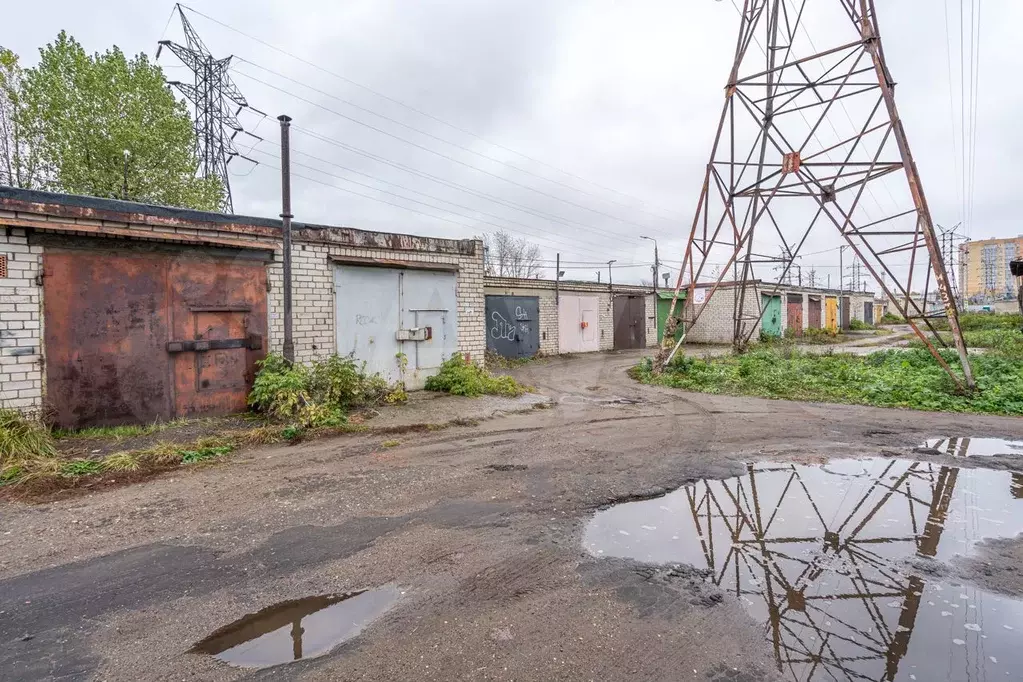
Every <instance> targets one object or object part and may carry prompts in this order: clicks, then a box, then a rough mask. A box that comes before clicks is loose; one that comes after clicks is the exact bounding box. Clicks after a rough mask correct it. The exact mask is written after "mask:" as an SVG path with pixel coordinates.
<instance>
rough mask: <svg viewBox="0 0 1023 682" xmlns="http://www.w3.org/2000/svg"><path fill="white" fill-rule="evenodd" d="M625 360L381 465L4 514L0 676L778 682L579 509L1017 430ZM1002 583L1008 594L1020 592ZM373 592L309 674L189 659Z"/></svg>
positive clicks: (257, 469) (766, 661)
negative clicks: (269, 614)
mask: <svg viewBox="0 0 1023 682" xmlns="http://www.w3.org/2000/svg"><path fill="white" fill-rule="evenodd" d="M637 358H638V356H637V355H631V354H600V355H591V356H585V357H577V358H570V359H553V360H550V361H548V362H545V363H536V364H532V365H529V366H526V367H523V368H520V369H518V370H516V372H515V373H516V374H517V376H519V378H521V379H522V380H524V381H526V382H528V383H532V384H534V385H536V386H537V387H538V388H539V390H540V391H541V392H542V393H544V394H546V395H548V396H550V397H551V398H552V399H553V400H554V402H555V406H554V407H552V408H550V409H544V410H534V411H532V412H529V413H525V414H516V415H510V416H507V417H503V418H499V419H494V420H490V421H487V422H484V423H482V424H481V425H479V426H471V427H453V428H449V429H445V430H442V431H437V432H433V433H422V434H416V435H408V436H397V437H396V438H398V439H399V440H400V441H401V443H400V444H399V445H397V446H394V447H383V446H382V444H381V441H382V440H383V439H382V438H380V437H368V436H355V437H346V438H340V439H335V440H329V441H321V442H312V443H306V444H302V445H298V446H293V447H273V448H265V449H258V450H252V451H248V452H245V453H242V454H239V455H237V456H235V457H234V458H233V459H232V461H231V462H229V463H227V464H225V465H222V466H215V467H208V468H199V469H195V470H189V471H186V472H175V473H174V474H170V475H167V476H165V477H163V478H158V479H155V480H152V481H150V482H147V483H144V484H139V485H134V486H129V487H123V488H115V489H111V490H107V491H104V492H101V493H97V494H94V495H92V496H88V497H79V498H75V499H68V500H64V501H59V502H53V503H49V504H45V505H38V506H27V505H20V504H15V503H5V504H4V505H3V506H2V507H0V642H2V647H0V670H2V671H3V674H2V677H3V678H4V679H20V680H37V679H75V680H77V679H90V678H96V679H104V680H128V679H130V680H161V679H166V680H170V679H174V680H181V679H204V680H205V679H211V680H221V679H223V680H232V679H302V680H356V679H360V680H361V679H366V680H406V679H409V680H411V679H414V680H617V679H640V680H749V681H751V682H752V681H754V680H757V681H759V680H769V679H775V678H776V677H777V676H779V675H780V674H781V673H779V672H778V671H777V669H776V666H775V658H774V653H773V652H772V650H771V647H770V645H769V643H768V641H767V640H766V639H765V637H764V631H763V627H762V625H761V624H759V623H757V622H755V621H754V620H752V619H751V618H750V617H748V616H747V615H746V613H745V612H744V611H743V609H742V608H741V606H740V604H739V602H738V601H737V600H735V599H734V598H733V597H731V596H729V595H727V594H725V593H724V592H722V591H721V590H719V589H718V588H717V587H715V586H713V585H710V584H708V583H707V582H705V580H704V579H703V578H702V576H701V575H699V574H697V573H696V572H694V571H687V570H686V569H684V568H683V569H675V570H670V571H665V570H661V569H659V568H652V567H650V566H644V565H641V564H636V563H633V562H630V561H627V560H622V559H607V558H602V557H599V556H594V555H591V554H590V553H589V552H587V551H586V550H585V549H584V548H583V545H582V535H583V532H584V529H585V526H586V524H587V522H588V521H589V520H590V519H591V518H592V516H593V514H594V512H595V511H596V510H597V509H599V508H601V507H604V506H606V505H608V504H611V503H615V502H622V501H626V500H632V499H644V498H649V497H652V496H656V495H658V494H660V493H663V492H666V491H668V490H670V489H673V488H676V487H678V486H680V485H683V484H685V483H688V482H691V481H694V480H696V479H700V478H708V477H709V478H723V477H728V476H733V475H736V474H738V473H740V472H741V471H742V470H743V469H742V463H743V462H746V461H751V460H762V459H777V460H785V461H793V460H794V461H801V462H815V461H822V460H823V459H826V458H829V457H852V456H859V455H864V456H868V455H869V456H878V455H879V454H882V453H888V454H889V455H890V454H892V453H902V454H907V453H910V450H911V448H912V447H913V446H915V445H918V444H919V443H920V442H921V441H922V440H924V439H925V438H929V437H936V436H947V435H957V434H961V435H970V436H982V435H988V436H1001V437H1021V436H1023V424H1021V423H1020V420H1017V419H1008V418H994V417H976V416H950V415H941V414H927V413H916V412H908V411H896V410H881V409H872V408H863V407H855V406H835V405H816V404H805V403H790V402H780V401H768V400H758V399H748V398H733V397H725V396H711V395H699V394H684V393H680V392H674V391H670V390H667V389H659V388H653V387H647V386H641V385H638V384H636V383H634V382H632V381H631V380H630V379H629V378H628V377H627V376H626V374H625V370H626V369H627V368H628V367H629V366H630V365H631V364H633V363H634V362H635V361H636V359H637ZM392 437H393V436H389V437H388V438H392ZM966 466H975V463H967V464H966ZM1000 466H1012V465H1011V464H1008V465H1006V464H1004V463H1003V464H1001V465H1000ZM999 551H1000V552H1002V553H1003V554H1006V555H1007V556H1016V555H1015V554H1014V552H1018V547H1017V545H1016V544H1012V543H1010V545H1009V546H1000V548H999ZM1002 578H1003V580H1002V583H1001V585H1000V589H1003V591H1007V592H1012V591H1014V590H1021V588H1023V578H1021V577H1020V576H1019V574H1015V575H1014V576H1013V575H1008V574H1007V575H1006V576H1002ZM383 585H393V586H395V587H396V588H397V589H398V590H399V593H400V596H399V597H398V598H397V601H396V602H395V603H394V605H393V607H392V608H391V609H390V610H389V611H387V612H386V614H385V615H383V616H382V617H381V618H380V619H379V620H377V621H376V622H374V623H372V624H371V625H369V626H368V627H367V628H366V629H365V631H364V632H363V633H362V634H361V635H360V636H358V637H356V638H354V639H351V640H350V641H348V642H347V643H345V644H342V645H341V646H340V647H339V648H337V649H335V650H334V651H333V652H332V653H330V654H328V655H326V656H323V657H320V658H313V659H304V660H301V661H298V662H296V663H292V664H289V665H287V666H284V667H276V668H269V669H266V670H261V671H260V670H246V669H241V668H236V667H231V666H228V665H225V664H224V663H221V662H219V661H217V660H214V659H213V658H211V657H209V656H206V655H202V654H197V653H189V649H190V648H191V647H192V645H193V644H195V643H196V642H198V641H199V640H201V639H202V638H204V637H205V636H206V635H208V634H209V633H211V632H213V631H214V630H216V629H218V628H220V627H222V626H224V625H226V624H228V623H230V622H232V621H234V620H236V619H237V618H239V617H241V616H242V615H244V614H248V613H252V612H255V611H259V610H260V609H263V608H264V607H267V606H268V605H271V604H274V603H276V602H279V601H282V600H290V599H298V598H303V597H308V596H311V595H323V594H329V593H341V592H346V591H350V590H357V589H361V588H367V587H377V586H383ZM306 627H307V628H308V627H311V626H309V625H307V626H306ZM778 679H784V678H782V677H778Z"/></svg>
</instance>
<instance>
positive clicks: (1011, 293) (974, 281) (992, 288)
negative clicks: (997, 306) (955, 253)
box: [959, 235, 1023, 303]
mask: <svg viewBox="0 0 1023 682" xmlns="http://www.w3.org/2000/svg"><path fill="white" fill-rule="evenodd" d="M1021 258H1023V235H1020V236H1018V237H1009V238H1007V239H978V240H976V241H969V242H966V243H964V244H962V245H961V246H960V247H959V286H960V287H962V294H963V297H964V299H965V300H966V301H967V302H970V303H984V302H990V301H999V300H1002V299H1008V298H1012V299H1015V298H1016V296H1017V292H1018V290H1019V289H1018V287H1019V285H1018V284H1017V283H1016V280H1015V278H1014V277H1013V276H1012V272H1011V270H1010V269H1009V263H1011V262H1012V261H1014V260H1019V259H1021Z"/></svg>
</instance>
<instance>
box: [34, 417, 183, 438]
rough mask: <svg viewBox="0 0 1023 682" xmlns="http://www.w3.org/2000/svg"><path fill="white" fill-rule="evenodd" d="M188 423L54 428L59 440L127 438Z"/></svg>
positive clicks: (172, 422)
mask: <svg viewBox="0 0 1023 682" xmlns="http://www.w3.org/2000/svg"><path fill="white" fill-rule="evenodd" d="M186 423H188V421H187V420H185V419H175V420H173V421H169V422H154V423H152V424H129V425H123V426H90V427H88V428H84V429H53V437H54V438H56V439H58V440H78V439H87V438H88V439H96V440H124V439H126V438H137V437H139V436H149V435H151V434H154V433H159V432H160V431H165V430H166V429H170V428H173V427H175V426H181V425H183V424H186Z"/></svg>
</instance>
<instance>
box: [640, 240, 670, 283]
mask: <svg viewBox="0 0 1023 682" xmlns="http://www.w3.org/2000/svg"><path fill="white" fill-rule="evenodd" d="M639 238H640V239H646V240H647V241H650V242H653V243H654V293H655V294H656V293H657V276H658V270H659V268H660V265H661V260H660V258H658V257H657V240H656V239H654V238H653V237H646V236H644V235H640V236H639ZM664 286H665V287H667V286H668V283H667V281H665V283H664Z"/></svg>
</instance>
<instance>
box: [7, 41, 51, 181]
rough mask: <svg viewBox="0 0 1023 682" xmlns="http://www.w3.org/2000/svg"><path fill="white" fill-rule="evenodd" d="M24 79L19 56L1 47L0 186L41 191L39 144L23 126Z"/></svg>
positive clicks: (41, 173) (42, 178)
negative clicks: (22, 93) (22, 95)
mask: <svg viewBox="0 0 1023 682" xmlns="http://www.w3.org/2000/svg"><path fill="white" fill-rule="evenodd" d="M23 75H24V72H23V71H22V68H21V66H20V64H19V63H18V55H16V54H14V53H13V52H11V51H10V50H8V49H7V48H5V47H0V185H10V186H12V187H21V188H22V189H37V188H40V187H43V186H44V184H45V177H44V174H43V169H42V167H41V164H40V162H39V156H38V153H37V145H36V144H34V142H35V140H34V139H33V137H32V136H31V134H30V133H29V131H28V130H27V129H26V127H25V126H24V125H23V124H22V116H21V112H22V110H23V109H24V103H23V102H22V97H21V92H22V82H23Z"/></svg>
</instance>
